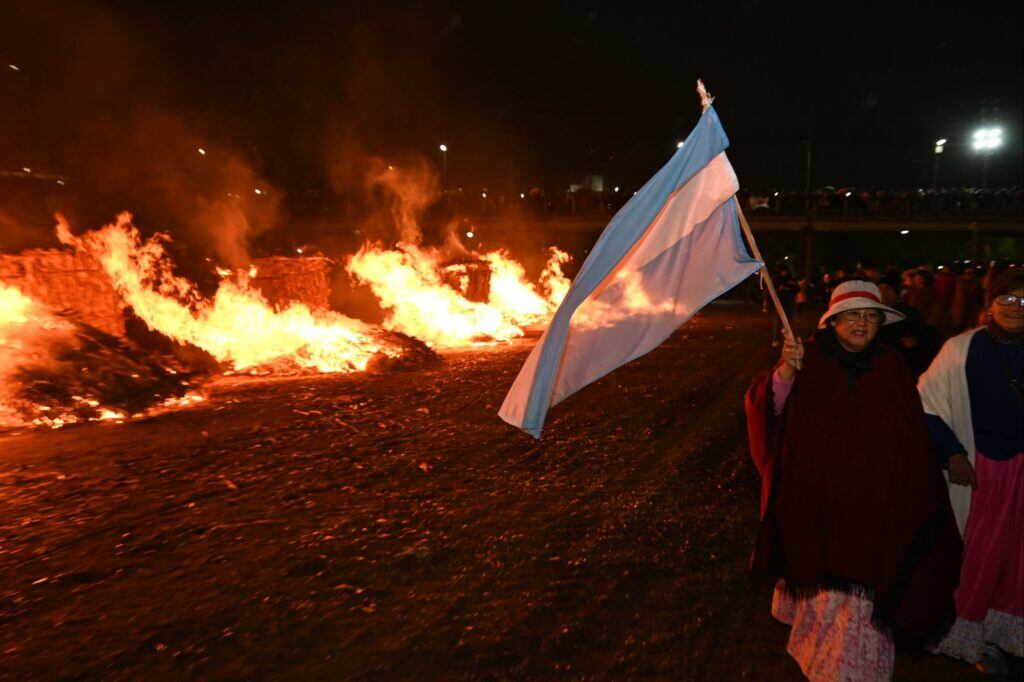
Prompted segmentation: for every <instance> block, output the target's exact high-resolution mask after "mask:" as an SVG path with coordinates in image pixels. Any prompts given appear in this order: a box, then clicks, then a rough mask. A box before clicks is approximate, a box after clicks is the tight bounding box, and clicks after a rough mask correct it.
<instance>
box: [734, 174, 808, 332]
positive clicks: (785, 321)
mask: <svg viewBox="0 0 1024 682" xmlns="http://www.w3.org/2000/svg"><path fill="white" fill-rule="evenodd" d="M732 200H733V201H735V202H736V215H738V216H739V218H740V227H742V228H743V234H745V235H747V243H748V244H750V250H751V251H753V252H754V258H756V259H757V260H758V262H760V263H761V278H762V279H763V280H764V283H765V285H766V286H767V287H768V293H769V294H771V297H772V302H773V303H774V304H775V309H776V310H777V311H778V312H779V319H780V320H782V327H783V328H784V329H785V330H786V332H787V333H788V334H789V338H791V339H795V338H796V336H795V335H794V334H793V328H792V327H791V326H789V317H788V316H787V315H786V311H785V310H783V309H782V301H780V300H779V295H778V294H777V293H776V292H775V284H774V283H773V282H772V278H771V276H770V275H769V274H768V269H767V266H765V263H764V258H762V257H761V251H760V250H759V249H758V248H757V242H755V241H754V233H753V232H751V230H750V225H748V224H747V218H746V216H744V215H743V209H742V208H740V200H739V199H738V198H737V197H736V195H735V194H734V195H733V196H732Z"/></svg>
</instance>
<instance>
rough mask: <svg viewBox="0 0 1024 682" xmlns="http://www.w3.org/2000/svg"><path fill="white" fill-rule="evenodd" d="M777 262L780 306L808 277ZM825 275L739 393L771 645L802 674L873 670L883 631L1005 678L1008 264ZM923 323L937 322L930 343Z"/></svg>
mask: <svg viewBox="0 0 1024 682" xmlns="http://www.w3.org/2000/svg"><path fill="white" fill-rule="evenodd" d="M942 270H945V268H943V269H942ZM777 274H778V279H779V284H780V289H781V290H783V291H785V292H786V293H785V295H786V296H787V297H792V300H793V305H794V306H795V305H796V299H797V296H799V295H800V293H801V291H804V292H805V296H806V290H807V288H808V284H807V283H806V282H797V281H795V280H794V279H793V278H792V276H791V275H789V273H788V272H785V271H780V272H779V273H777ZM830 275H834V277H833V276H830V277H828V278H823V280H822V282H820V287H821V291H822V293H823V294H824V295H825V296H826V297H827V301H828V307H827V310H826V311H825V313H824V315H822V316H821V318H820V320H819V321H818V330H817V332H816V333H815V334H814V335H813V337H812V338H809V339H807V340H801V339H799V338H794V337H793V336H792V335H790V334H789V333H788V332H787V333H786V334H785V337H784V342H783V344H782V352H781V357H780V359H779V361H778V363H777V364H776V366H775V367H774V368H773V369H771V370H768V371H765V372H763V373H761V374H759V375H758V376H757V377H755V379H754V382H753V384H752V386H751V388H750V390H749V392H748V393H747V396H746V407H747V420H748V429H749V433H750V445H751V453H752V455H753V457H754V461H755V463H756V464H757V467H758V470H759V471H760V473H761V475H762V480H763V486H762V497H761V525H760V529H759V534H758V538H757V543H756V547H755V550H754V554H753V557H752V568H753V569H754V570H756V571H761V572H766V573H768V574H769V575H771V576H772V577H773V578H774V579H775V580H776V588H775V593H774V597H773V602H772V615H773V616H774V617H775V618H776V619H778V620H779V621H781V622H783V623H785V624H787V625H789V626H790V628H791V629H790V635H789V640H788V645H787V651H788V652H789V654H790V655H791V656H792V657H793V658H794V659H795V660H796V661H797V663H798V664H799V665H800V667H801V669H802V670H803V672H804V674H805V675H806V676H807V677H808V678H809V679H811V680H889V679H891V678H892V673H893V669H894V663H895V650H896V643H897V642H898V641H904V642H910V643H916V644H923V645H925V646H927V647H928V648H929V649H930V650H931V651H932V652H933V653H936V654H945V655H948V656H951V657H955V658H958V659H961V660H964V661H967V662H969V663H972V664H974V665H975V666H976V667H977V668H978V670H980V671H981V672H985V673H1003V674H1005V673H1006V672H1007V671H1008V670H1009V663H1008V655H1012V656H1016V657H1021V656H1024V391H1022V388H1021V387H1022V386H1024V268H1006V269H1004V270H1003V271H1001V272H998V271H997V270H996V268H994V267H990V268H989V269H988V270H985V271H982V272H978V270H977V269H976V268H974V267H970V266H968V267H966V268H961V269H960V270H959V271H952V272H949V273H945V272H941V271H938V268H935V269H932V268H927V267H925V268H915V269H913V270H908V271H905V272H902V273H893V272H880V271H879V270H878V269H877V268H872V267H871V266H865V267H863V268H860V269H859V270H858V271H857V272H854V273H850V274H849V275H847V273H843V272H839V273H830ZM922 329H928V330H929V331H928V333H929V334H930V335H931V336H929V337H928V339H927V343H928V344H932V345H933V346H934V347H936V348H938V347H939V341H940V339H941V337H942V335H943V334H951V336H950V338H949V339H948V340H946V341H945V343H944V344H942V345H941V350H939V352H938V354H937V355H935V354H934V353H931V352H928V353H920V352H917V351H918V350H919V349H920V347H921V344H922V341H923V340H924V339H923V337H922V336H921V330H922ZM933 356H934V357H933ZM918 375H920V376H918Z"/></svg>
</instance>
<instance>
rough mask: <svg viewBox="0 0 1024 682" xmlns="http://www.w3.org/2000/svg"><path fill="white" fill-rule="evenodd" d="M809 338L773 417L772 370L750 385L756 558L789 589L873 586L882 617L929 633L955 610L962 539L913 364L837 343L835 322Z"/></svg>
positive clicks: (881, 622)
mask: <svg viewBox="0 0 1024 682" xmlns="http://www.w3.org/2000/svg"><path fill="white" fill-rule="evenodd" d="M805 349H806V350H805V355H804V368H803V369H802V370H800V372H798V374H797V378H796V381H795V383H794V384H793V389H792V391H791V393H790V395H789V399H788V400H787V403H786V408H785V410H784V411H783V413H782V414H781V415H780V416H778V417H776V416H775V414H774V410H773V409H772V379H771V372H764V373H762V374H759V375H758V376H757V377H755V379H754V382H753V385H752V386H751V387H750V390H749V391H748V392H747V396H746V408H747V424H748V428H749V431H750V447H751V453H752V455H753V457H754V462H755V463H756V464H757V468H758V470H759V471H760V472H761V476H762V477H763V486H762V492H761V527H760V530H759V533H758V539H757V546H756V548H755V549H754V555H753V557H752V560H751V565H752V568H753V570H757V571H767V572H769V573H771V574H773V575H775V576H777V577H779V578H782V579H783V580H784V585H785V589H787V590H789V591H791V592H792V593H795V594H813V593H814V592H815V591H817V590H821V589H835V590H841V591H845V592H851V593H857V594H861V595H865V596H868V597H870V598H872V599H873V601H874V612H873V620H874V621H875V623H876V624H877V625H878V626H879V627H881V628H883V629H885V630H886V631H889V632H892V633H894V634H900V635H905V636H909V637H911V638H914V639H917V640H935V639H937V638H938V637H940V636H941V635H942V634H943V632H944V630H945V629H947V628H948V626H949V624H950V623H951V622H952V619H953V617H954V602H953V591H954V590H955V589H956V585H957V581H958V579H959V574H960V555H961V551H962V546H961V541H960V535H959V532H958V531H957V528H956V522H955V520H954V518H953V512H952V509H951V508H950V504H949V497H948V495H947V494H946V487H945V481H944V479H943V477H942V473H941V470H940V468H939V465H938V463H937V461H936V459H935V457H934V456H933V455H932V453H931V450H930V446H929V441H928V434H927V431H926V427H925V418H924V411H923V409H922V407H921V399H920V397H919V396H918V393H917V389H916V387H915V383H914V379H913V377H912V376H911V373H910V370H909V368H908V367H907V366H906V364H905V362H904V361H903V359H902V358H901V357H900V356H899V354H898V353H897V352H896V351H894V350H892V349H891V348H889V347H887V346H883V345H880V344H878V343H877V342H876V343H873V344H871V346H869V347H868V349H865V350H864V351H862V352H861V353H850V352H849V351H846V350H844V349H843V348H842V347H841V346H839V344H838V342H837V341H836V338H835V335H834V332H833V331H832V330H827V331H821V332H818V334H817V335H816V336H815V338H814V339H813V340H810V341H808V342H807V343H806V344H805Z"/></svg>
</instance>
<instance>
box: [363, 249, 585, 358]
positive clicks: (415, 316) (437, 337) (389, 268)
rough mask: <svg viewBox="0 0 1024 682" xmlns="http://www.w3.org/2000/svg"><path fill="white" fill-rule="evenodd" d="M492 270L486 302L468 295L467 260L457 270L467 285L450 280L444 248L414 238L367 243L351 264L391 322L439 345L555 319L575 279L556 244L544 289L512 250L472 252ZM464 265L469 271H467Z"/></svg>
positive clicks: (518, 332)
mask: <svg viewBox="0 0 1024 682" xmlns="http://www.w3.org/2000/svg"><path fill="white" fill-rule="evenodd" d="M472 255H474V256H476V257H477V258H478V259H479V262H480V263H482V264H486V266H487V267H488V268H489V269H490V293H489V295H488V299H487V301H486V302H480V301H473V300H469V299H468V298H467V297H466V293H467V292H466V288H467V284H468V275H467V274H466V270H465V268H466V267H467V266H465V265H455V266H448V270H449V271H451V270H452V269H456V274H457V275H459V280H460V283H461V289H462V290H461V291H457V290H456V289H455V288H453V287H451V286H449V285H448V284H446V283H445V281H444V280H443V279H442V276H441V274H440V272H441V270H442V269H443V268H444V267H445V265H444V262H445V260H446V258H445V256H444V252H442V251H441V250H438V249H430V248H425V247H422V246H419V245H417V244H412V243H401V244H399V245H398V247H397V248H395V249H390V250H389V249H384V248H383V247H382V246H381V245H379V244H366V245H364V246H363V248H362V249H360V250H359V252H358V253H356V254H355V255H354V256H351V257H350V258H349V259H348V261H347V263H346V268H347V270H348V272H349V273H350V274H351V275H352V276H353V277H354V278H355V279H356V280H357V281H359V282H361V283H363V284H367V285H369V287H370V288H371V289H372V291H373V293H374V295H375V296H376V297H377V299H378V300H379V302H380V304H381V306H382V307H383V308H384V309H385V310H387V311H388V317H387V319H386V320H385V321H384V326H385V327H386V328H388V329H393V330H396V331H401V332H403V333H405V334H408V335H410V336H415V337H416V338H419V339H422V340H423V341H424V342H426V343H427V344H428V345H430V346H432V347H434V348H457V347H462V346H467V345H472V344H476V343H486V342H496V341H497V342H503V341H510V340H511V339H514V338H516V337H519V336H522V335H523V334H524V328H525V327H529V326H531V325H534V324H538V323H541V322H544V321H546V320H547V319H549V318H550V316H551V315H552V313H553V312H554V310H555V309H557V307H558V304H559V303H560V302H561V300H562V297H563V296H564V295H565V291H566V290H568V280H566V279H565V277H564V275H562V271H561V263H565V262H567V261H568V259H569V256H568V255H567V254H565V253H564V252H561V251H559V250H558V249H552V253H551V258H550V259H549V261H548V265H547V267H546V268H545V270H544V274H543V275H542V278H541V287H540V291H538V288H537V287H535V286H534V285H533V284H531V283H530V282H529V281H528V280H527V279H526V271H525V269H524V268H523V266H522V265H521V264H520V263H518V262H516V261H514V260H512V259H511V258H510V257H509V256H508V254H506V253H504V252H501V251H492V252H490V253H486V254H483V255H480V254H472ZM459 268H461V270H459Z"/></svg>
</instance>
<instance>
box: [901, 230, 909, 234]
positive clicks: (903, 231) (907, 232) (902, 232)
mask: <svg viewBox="0 0 1024 682" xmlns="http://www.w3.org/2000/svg"><path fill="white" fill-rule="evenodd" d="M900 234H910V230H900Z"/></svg>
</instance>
